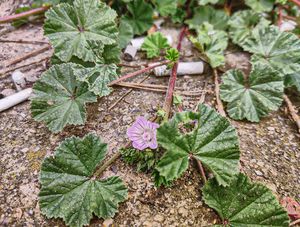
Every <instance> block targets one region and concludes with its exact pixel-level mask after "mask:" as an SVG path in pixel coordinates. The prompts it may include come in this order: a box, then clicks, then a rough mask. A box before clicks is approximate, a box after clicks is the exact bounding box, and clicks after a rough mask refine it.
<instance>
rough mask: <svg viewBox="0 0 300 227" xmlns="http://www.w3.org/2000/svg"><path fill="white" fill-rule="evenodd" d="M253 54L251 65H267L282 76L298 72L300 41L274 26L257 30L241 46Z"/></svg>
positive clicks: (299, 67)
mask: <svg viewBox="0 0 300 227" xmlns="http://www.w3.org/2000/svg"><path fill="white" fill-rule="evenodd" d="M241 46H242V47H243V48H244V50H246V51H249V52H250V53H253V54H254V55H253V56H252V58H251V62H252V64H256V63H261V64H267V65H269V66H271V67H272V68H274V69H276V70H278V71H279V72H281V73H282V74H283V75H286V74H292V73H295V72H299V71H300V39H299V38H298V37H297V36H296V35H295V34H292V33H289V32H282V31H279V29H278V28H277V27H275V26H270V27H267V28H262V29H258V30H257V31H255V32H252V37H251V38H249V39H247V40H246V41H245V42H244V43H242V45H241Z"/></svg>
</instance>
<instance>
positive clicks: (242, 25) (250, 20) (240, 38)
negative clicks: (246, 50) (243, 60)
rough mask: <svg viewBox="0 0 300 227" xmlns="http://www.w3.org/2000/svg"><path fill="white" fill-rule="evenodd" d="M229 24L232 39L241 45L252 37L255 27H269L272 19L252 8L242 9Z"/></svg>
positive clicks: (233, 16)
mask: <svg viewBox="0 0 300 227" xmlns="http://www.w3.org/2000/svg"><path fill="white" fill-rule="evenodd" d="M228 24H229V35H230V37H231V39H232V41H233V42H234V43H235V44H237V45H241V43H243V42H245V40H247V39H248V38H249V37H251V33H252V31H253V29H261V28H265V27H268V26H269V24H270V21H268V20H267V19H265V18H264V17H263V16H262V15H261V14H259V13H256V12H254V11H252V10H242V11H238V12H236V13H234V14H233V15H232V17H231V18H230V20H229V21H228Z"/></svg>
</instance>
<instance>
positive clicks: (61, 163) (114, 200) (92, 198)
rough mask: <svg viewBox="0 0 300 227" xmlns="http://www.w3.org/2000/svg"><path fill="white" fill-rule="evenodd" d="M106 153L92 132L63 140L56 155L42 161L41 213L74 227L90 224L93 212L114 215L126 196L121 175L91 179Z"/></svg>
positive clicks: (100, 216)
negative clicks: (80, 136)
mask: <svg viewBox="0 0 300 227" xmlns="http://www.w3.org/2000/svg"><path fill="white" fill-rule="evenodd" d="M106 152H107V144H105V143H103V142H102V141H101V140H100V139H99V138H98V137H97V136H95V135H93V134H89V135H87V136H85V137H84V138H83V139H80V138H77V137H71V138H68V139H66V140H65V141H64V142H62V143H61V145H60V146H59V147H58V148H57V149H56V152H55V154H54V157H48V158H46V159H45V160H44V162H43V164H42V169H41V174H40V183H41V186H42V187H41V191H40V193H39V203H40V208H41V210H42V213H43V214H45V215H46V216H47V217H48V218H53V217H54V218H63V220H64V221H65V222H66V224H67V225H69V226H74V227H80V226H84V225H88V224H89V222H90V220H91V219H92V217H93V214H95V215H96V216H98V217H99V218H110V217H113V216H114V215H115V213H116V212H117V209H118V204H119V203H120V202H123V201H124V200H125V199H126V197H127V189H126V187H125V185H124V183H123V182H122V180H121V179H120V178H119V177H110V178H108V179H104V180H96V179H93V178H92V175H93V173H94V172H95V170H96V169H97V166H98V164H99V163H100V162H101V161H103V159H104V158H105V155H106Z"/></svg>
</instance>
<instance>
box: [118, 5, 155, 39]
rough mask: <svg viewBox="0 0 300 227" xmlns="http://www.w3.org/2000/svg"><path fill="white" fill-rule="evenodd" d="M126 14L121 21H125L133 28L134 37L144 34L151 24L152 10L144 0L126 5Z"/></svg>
mask: <svg viewBox="0 0 300 227" xmlns="http://www.w3.org/2000/svg"><path fill="white" fill-rule="evenodd" d="M127 9H128V12H129V13H127V14H126V15H125V16H124V17H122V20H125V21H126V22H127V23H129V24H130V25H131V27H132V28H133V32H134V34H135V35H141V34H143V33H144V32H146V31H147V30H148V29H149V28H150V27H151V26H152V24H153V19H152V15H153V8H152V6H151V5H150V4H149V3H146V2H145V1H144V0H134V1H132V2H130V3H128V4H127Z"/></svg>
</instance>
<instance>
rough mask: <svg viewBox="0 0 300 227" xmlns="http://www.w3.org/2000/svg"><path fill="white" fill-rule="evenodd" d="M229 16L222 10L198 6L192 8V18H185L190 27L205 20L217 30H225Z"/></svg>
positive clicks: (194, 26) (194, 27) (193, 27)
mask: <svg viewBox="0 0 300 227" xmlns="http://www.w3.org/2000/svg"><path fill="white" fill-rule="evenodd" d="M228 19H229V17H228V16H227V15H226V13H225V12H224V11H223V10H215V9H214V8H213V7H211V6H200V7H197V8H196V9H195V10H194V16H193V18H192V19H189V20H186V23H187V24H188V25H189V28H190V29H196V28H197V27H198V26H199V25H202V24H203V23H204V22H207V23H209V24H211V25H213V26H214V29H217V30H226V29H227V21H228Z"/></svg>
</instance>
